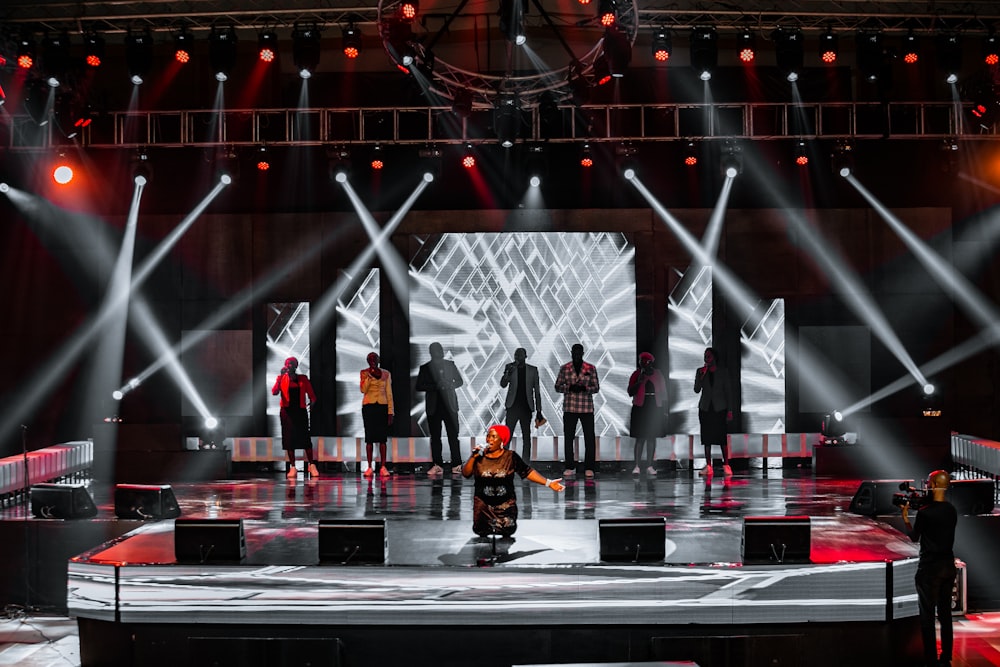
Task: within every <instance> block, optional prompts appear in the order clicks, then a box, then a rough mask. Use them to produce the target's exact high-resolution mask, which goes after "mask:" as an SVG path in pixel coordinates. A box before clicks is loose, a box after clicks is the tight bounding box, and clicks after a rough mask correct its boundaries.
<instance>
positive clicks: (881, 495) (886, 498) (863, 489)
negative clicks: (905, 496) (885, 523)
mask: <svg viewBox="0 0 1000 667" xmlns="http://www.w3.org/2000/svg"><path fill="white" fill-rule="evenodd" d="M904 482H905V483H906V485H907V486H913V480H912V479H866V480H865V481H863V482H861V486H859V487H858V490H857V492H855V494H854V498H852V499H851V507H850V512H851V513H852V514H863V515H865V516H875V515H877V514H898V513H899V508H898V507H896V506H894V505H893V504H892V495H893V494H894V493H900V489H899V485H900V484H902V483H904Z"/></svg>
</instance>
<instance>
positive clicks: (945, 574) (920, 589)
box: [914, 560, 955, 664]
mask: <svg viewBox="0 0 1000 667" xmlns="http://www.w3.org/2000/svg"><path fill="white" fill-rule="evenodd" d="M914 581H915V582H916V585H917V607H918V609H919V610H920V635H921V637H923V640H924V660H926V661H927V663H928V664H934V663H935V662H937V660H938V656H937V644H936V641H935V636H934V619H935V618H937V621H938V623H940V624H941V658H940V659H941V661H942V662H948V661H950V660H951V650H952V646H953V644H954V632H953V630H952V626H951V591H952V587H953V586H954V585H955V561H954V560H942V561H939V562H934V563H928V564H926V565H925V564H923V563H921V564H920V566H919V567H917V576H916V577H915V578H914Z"/></svg>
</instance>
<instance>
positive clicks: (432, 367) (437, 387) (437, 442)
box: [416, 343, 463, 476]
mask: <svg viewBox="0 0 1000 667" xmlns="http://www.w3.org/2000/svg"><path fill="white" fill-rule="evenodd" d="M428 350H429V352H430V354H431V360H430V361H428V362H427V363H426V364H423V365H422V366H421V367H420V370H419V371H418V372H417V386H416V389H417V391H425V392H427V397H426V408H427V428H428V430H429V431H430V433H431V458H432V459H433V460H434V465H433V466H432V467H431V469H430V470H428V471H427V474H428V475H430V476H436V475H443V474H444V468H445V463H444V460H443V458H442V453H441V449H442V442H441V424H442V423H443V424H444V427H445V430H446V431H447V432H448V445H449V446H450V447H451V463H449V464H448V465H449V466H451V472H452V474H460V473H461V472H462V452H461V450H460V449H459V447H458V394H456V393H455V389H456V388H457V387H461V386H462V384H463V381H462V376H461V375H459V373H458V367H457V366H455V362H454V361H451V360H448V359H445V358H444V349H443V348H442V347H441V343H431V344H430V347H429V348H428Z"/></svg>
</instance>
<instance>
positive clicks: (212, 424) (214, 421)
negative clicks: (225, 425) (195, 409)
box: [205, 417, 219, 430]
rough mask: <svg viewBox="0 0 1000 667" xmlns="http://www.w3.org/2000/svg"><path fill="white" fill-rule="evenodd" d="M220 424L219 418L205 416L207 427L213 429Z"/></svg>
mask: <svg viewBox="0 0 1000 667" xmlns="http://www.w3.org/2000/svg"><path fill="white" fill-rule="evenodd" d="M218 425H219V420H218V419H216V418H215V417H205V428H207V429H209V430H212V429H214V428H215V427H216V426H218Z"/></svg>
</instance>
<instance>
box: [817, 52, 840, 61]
mask: <svg viewBox="0 0 1000 667" xmlns="http://www.w3.org/2000/svg"><path fill="white" fill-rule="evenodd" d="M820 59H821V60H822V61H823V62H825V63H827V64H833V63H835V62H837V52H836V51H824V52H823V55H821V56H820Z"/></svg>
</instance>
